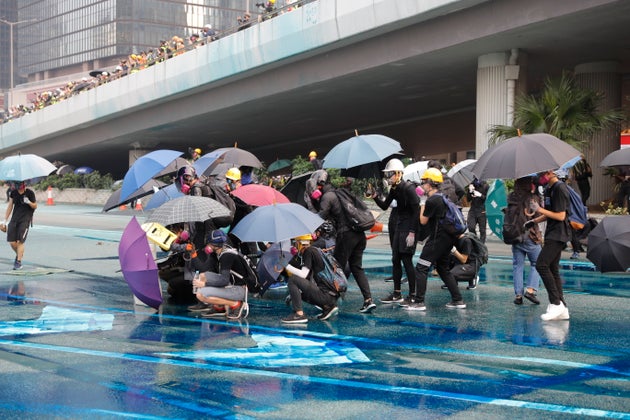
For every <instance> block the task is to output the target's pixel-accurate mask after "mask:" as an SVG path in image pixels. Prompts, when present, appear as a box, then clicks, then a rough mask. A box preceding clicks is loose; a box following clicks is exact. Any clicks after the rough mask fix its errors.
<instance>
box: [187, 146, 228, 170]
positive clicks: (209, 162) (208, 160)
mask: <svg viewBox="0 0 630 420" xmlns="http://www.w3.org/2000/svg"><path fill="white" fill-rule="evenodd" d="M224 155H225V151H223V150H221V149H219V150H215V151H213V152H210V153H206V154H205V155H203V156H201V157H200V158H199V159H197V160H196V161H195V163H193V167H194V168H195V171H197V174H198V175H199V176H201V175H206V176H207V175H210V173H211V172H212V170H213V169H214V168H216V167H217V165H218V164H219V163H221V162H223V159H222V157H223V156H224Z"/></svg>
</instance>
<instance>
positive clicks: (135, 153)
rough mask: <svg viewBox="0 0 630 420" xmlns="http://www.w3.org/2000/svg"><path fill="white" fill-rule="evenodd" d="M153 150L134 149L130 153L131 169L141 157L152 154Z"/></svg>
mask: <svg viewBox="0 0 630 420" xmlns="http://www.w3.org/2000/svg"><path fill="white" fill-rule="evenodd" d="M152 151H153V150H148V149H133V150H130V151H129V167H131V165H133V164H134V162H135V161H136V160H138V159H139V158H140V157H142V156H144V155H146V154H147V153H149V152H152Z"/></svg>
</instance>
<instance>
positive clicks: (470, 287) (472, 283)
mask: <svg viewBox="0 0 630 420" xmlns="http://www.w3.org/2000/svg"><path fill="white" fill-rule="evenodd" d="M477 284H479V276H475V278H474V279H472V280H471V281H469V282H468V287H467V288H466V289H468V290H473V289H476V288H477Z"/></svg>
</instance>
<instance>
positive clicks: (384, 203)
mask: <svg viewBox="0 0 630 420" xmlns="http://www.w3.org/2000/svg"><path fill="white" fill-rule="evenodd" d="M404 169H405V167H404V165H403V163H402V162H401V161H400V160H399V159H391V160H390V161H389V162H387V164H386V165H385V169H384V170H383V175H384V177H385V179H386V181H387V183H388V184H389V185H390V190H389V193H388V194H387V197H386V198H385V199H384V200H381V199H380V198H379V197H378V195H377V194H376V193H375V192H374V193H373V195H372V198H373V199H374V202H375V203H376V204H377V205H378V206H379V207H380V208H381V209H382V210H387V209H388V208H389V207H390V205H391V204H392V203H393V201H394V200H395V201H396V206H395V207H393V208H392V210H391V212H390V216H389V217H390V222H391V221H392V219H393V221H394V222H393V223H391V224H392V225H394V226H390V227H389V245H390V247H391V249H392V264H393V267H392V279H393V281H394V291H393V292H392V293H391V294H390V295H389V296H387V297H385V298H382V299H381V302H382V303H386V304H387V303H399V304H400V305H401V306H407V305H408V304H409V302H410V301H411V296H414V295H415V286H416V282H415V271H414V267H413V262H412V258H413V255H414V254H415V252H416V245H417V243H418V240H417V239H416V231H417V230H418V223H419V222H418V217H419V215H420V207H419V204H420V200H419V199H418V194H416V188H415V186H414V185H413V184H412V183H411V182H409V181H405V180H403V179H402V176H403V171H404ZM401 264H402V267H404V269H405V273H406V274H407V279H408V283H409V295H408V296H407V297H406V298H403V296H402V293H401V283H402V271H403V270H402V267H401Z"/></svg>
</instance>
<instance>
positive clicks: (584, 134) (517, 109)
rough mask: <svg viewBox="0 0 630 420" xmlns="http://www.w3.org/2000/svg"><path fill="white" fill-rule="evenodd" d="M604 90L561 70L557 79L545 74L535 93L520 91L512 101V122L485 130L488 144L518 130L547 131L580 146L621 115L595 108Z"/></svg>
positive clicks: (517, 133) (615, 122)
mask: <svg viewBox="0 0 630 420" xmlns="http://www.w3.org/2000/svg"><path fill="white" fill-rule="evenodd" d="M602 99H603V94H602V93H600V92H595V91H593V90H590V89H583V88H580V87H578V86H577V85H576V83H575V79H573V77H572V76H571V75H570V74H569V73H568V72H563V73H562V76H561V77H560V78H559V79H552V78H547V79H546V80H545V83H544V87H543V89H542V91H541V92H540V94H538V95H519V96H517V97H516V99H515V103H514V125H513V126H506V125H495V126H493V127H492V128H491V129H490V130H488V132H489V133H490V134H491V138H490V144H495V143H498V142H501V141H503V140H506V139H508V138H510V137H515V136H518V135H519V130H520V132H521V133H547V134H551V135H553V136H556V137H557V138H559V139H560V140H563V141H566V142H567V143H569V144H570V145H572V146H574V147H576V148H578V149H582V147H583V146H584V145H585V144H587V143H588V142H589V141H590V139H591V136H592V135H593V134H594V133H596V132H597V131H599V130H601V129H603V128H606V127H609V126H610V125H611V124H617V123H619V122H620V121H622V120H623V119H624V116H623V113H621V112H620V111H617V110H610V111H598V105H599V103H600V102H601V100H602Z"/></svg>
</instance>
